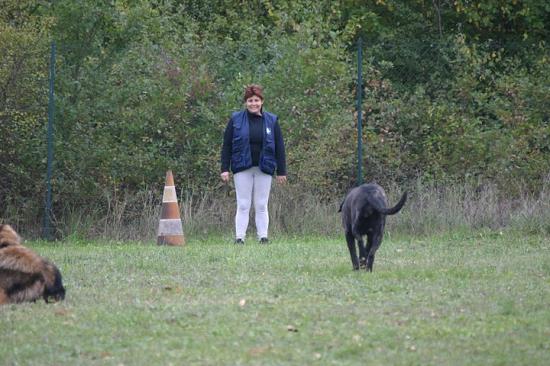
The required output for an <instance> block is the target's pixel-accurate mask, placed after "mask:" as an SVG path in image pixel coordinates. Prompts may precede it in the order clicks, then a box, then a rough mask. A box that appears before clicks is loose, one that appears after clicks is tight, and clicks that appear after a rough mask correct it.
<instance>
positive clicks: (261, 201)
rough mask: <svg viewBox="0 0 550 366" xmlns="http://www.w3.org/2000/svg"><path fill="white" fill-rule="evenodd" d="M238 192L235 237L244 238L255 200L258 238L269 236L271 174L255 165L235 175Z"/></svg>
mask: <svg viewBox="0 0 550 366" xmlns="http://www.w3.org/2000/svg"><path fill="white" fill-rule="evenodd" d="M233 180H234V182H235V191H236V193H237V213H236V215H235V237H236V238H237V239H243V240H244V238H245V236H246V229H247V228H248V220H249V217H250V206H251V204H252V201H254V216H255V221H256V233H257V235H258V239H260V238H267V229H268V227H269V212H268V210H267V203H268V201H269V192H270V190H271V180H272V177H271V175H268V174H265V173H263V172H262V171H261V170H260V168H258V167H257V166H254V167H252V168H250V169H247V170H244V171H242V172H239V173H237V174H235V175H234V176H233Z"/></svg>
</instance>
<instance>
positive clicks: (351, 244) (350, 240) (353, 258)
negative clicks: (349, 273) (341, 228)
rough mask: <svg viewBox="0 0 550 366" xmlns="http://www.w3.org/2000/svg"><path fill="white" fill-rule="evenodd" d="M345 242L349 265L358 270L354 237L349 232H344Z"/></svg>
mask: <svg viewBox="0 0 550 366" xmlns="http://www.w3.org/2000/svg"><path fill="white" fill-rule="evenodd" d="M346 242H347V243H348V249H349V255H350V256H351V264H352V265H353V269H354V270H358V269H359V260H358V259H357V251H356V250H355V237H354V236H353V234H352V233H351V232H349V231H346Z"/></svg>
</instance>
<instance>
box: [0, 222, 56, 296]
mask: <svg viewBox="0 0 550 366" xmlns="http://www.w3.org/2000/svg"><path fill="white" fill-rule="evenodd" d="M39 298H43V299H44V301H46V302H50V301H51V300H53V301H59V300H63V299H64V298H65V288H64V287H63V283H62V279H61V273H60V272H59V269H58V268H57V267H56V266H55V265H54V264H53V263H51V262H50V261H48V260H47V259H44V258H42V257H40V256H39V255H38V254H36V253H34V252H33V251H32V250H30V249H28V248H26V247H25V246H23V245H22V244H21V237H20V236H19V235H18V234H17V233H16V232H15V230H13V228H12V227H11V226H10V225H5V224H2V225H0V305H2V304H8V303H20V302H24V301H36V300H37V299H39Z"/></svg>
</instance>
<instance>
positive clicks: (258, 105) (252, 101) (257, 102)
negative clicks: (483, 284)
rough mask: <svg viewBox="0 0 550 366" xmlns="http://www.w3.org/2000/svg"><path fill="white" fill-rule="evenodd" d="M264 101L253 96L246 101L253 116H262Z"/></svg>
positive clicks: (247, 107)
mask: <svg viewBox="0 0 550 366" xmlns="http://www.w3.org/2000/svg"><path fill="white" fill-rule="evenodd" d="M263 104H264V101H263V100H262V98H260V97H258V96H257V95H253V96H251V97H250V98H248V99H247V100H246V109H248V111H249V112H250V113H252V114H259V115H261V114H262V105H263Z"/></svg>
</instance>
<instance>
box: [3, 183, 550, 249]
mask: <svg viewBox="0 0 550 366" xmlns="http://www.w3.org/2000/svg"><path fill="white" fill-rule="evenodd" d="M385 190H386V193H387V195H388V199H389V203H390V205H394V204H395V203H396V202H397V201H398V200H399V198H400V196H401V194H402V192H403V191H405V190H407V191H408V193H409V198H408V201H407V203H406V204H405V206H404V208H403V209H402V210H401V212H399V213H398V214H397V215H394V216H391V217H389V218H388V220H387V232H388V233H390V234H391V233H400V234H406V235H429V234H434V233H446V232H449V231H453V230H475V229H482V228H488V229H491V230H517V231H523V232H529V233H539V234H544V235H548V234H550V177H549V178H548V179H546V180H545V181H544V183H543V184H542V187H541V189H540V191H539V192H538V193H537V194H532V193H529V192H526V191H525V192H522V193H521V194H519V195H516V196H515V197H511V196H510V195H509V194H507V192H506V191H504V190H502V189H500V190H499V189H498V188H497V187H496V186H495V185H492V184H483V185H479V184H455V185H447V186H438V185H435V184H431V183H425V182H423V181H421V180H417V181H416V182H413V184H411V185H410V186H409V187H399V186H397V185H396V184H392V185H389V186H387V187H385ZM514 191H517V190H516V189H514ZM178 197H179V205H180V212H181V218H182V220H183V224H184V232H185V235H187V236H194V237H208V236H210V235H213V234H215V235H222V236H225V237H228V238H230V237H232V235H233V231H234V215H235V192H234V189H233V187H232V186H223V187H221V188H218V189H210V190H204V191H200V192H197V191H193V190H187V189H180V190H179V191H178ZM343 197H344V195H342V196H341V197H334V198H333V199H331V200H321V199H319V198H318V197H317V196H316V195H315V194H313V193H310V192H305V191H304V190H302V189H301V188H300V187H298V186H296V185H292V184H289V185H286V186H279V185H276V184H274V186H273V188H272V193H271V198H270V203H269V212H270V235H271V236H295V235H299V236H305V235H322V236H329V237H331V236H339V235H341V224H340V214H339V213H338V207H339V205H340V203H341V201H342V199H343ZM161 206H162V192H155V191H153V190H147V191H142V192H140V193H139V194H135V195H129V194H123V195H118V196H115V195H113V194H111V193H110V192H105V194H104V195H103V197H101V199H99V200H98V203H97V205H96V206H95V207H87V208H81V207H78V208H75V207H72V206H70V205H67V206H66V207H64V208H63V210H62V212H61V214H60V215H59V217H56V218H55V225H56V229H57V233H58V237H67V236H76V237H80V238H94V239H111V240H138V241H150V240H154V239H155V237H156V233H157V226H158V220H159V216H160V210H161ZM253 214H254V213H253V208H252V209H251V220H250V225H249V235H250V236H254V235H255V231H254V219H253ZM3 221H6V222H9V218H4V219H3ZM12 223H13V222H12ZM15 224H16V225H17V224H18V223H17V222H15ZM39 224H41V223H39V222H36V223H34V225H32V224H31V225H29V227H27V228H23V229H22V230H21V231H24V232H26V236H27V237H32V236H33V233H34V234H35V235H34V236H35V237H36V236H38V235H39V232H40V225H39Z"/></svg>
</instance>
